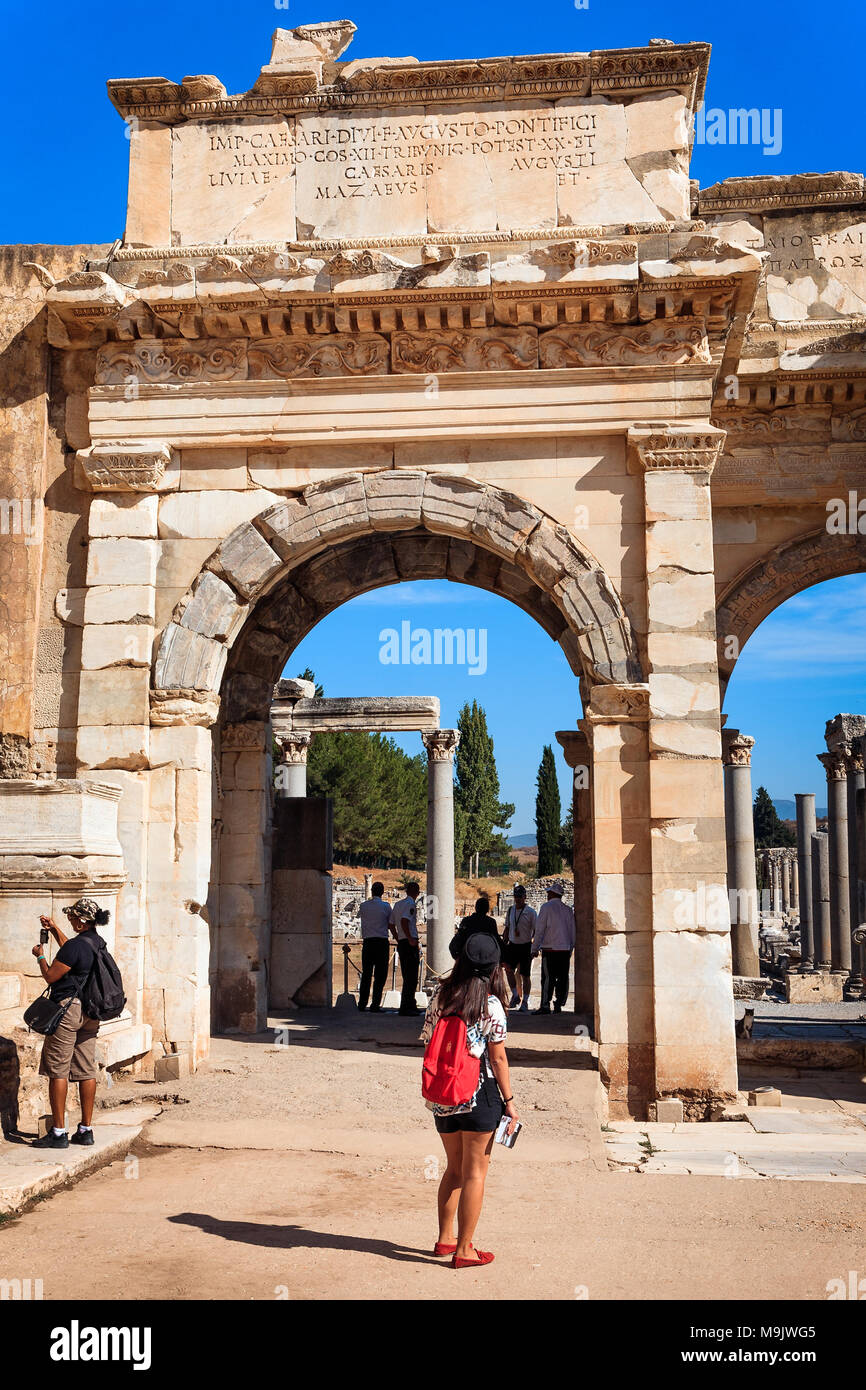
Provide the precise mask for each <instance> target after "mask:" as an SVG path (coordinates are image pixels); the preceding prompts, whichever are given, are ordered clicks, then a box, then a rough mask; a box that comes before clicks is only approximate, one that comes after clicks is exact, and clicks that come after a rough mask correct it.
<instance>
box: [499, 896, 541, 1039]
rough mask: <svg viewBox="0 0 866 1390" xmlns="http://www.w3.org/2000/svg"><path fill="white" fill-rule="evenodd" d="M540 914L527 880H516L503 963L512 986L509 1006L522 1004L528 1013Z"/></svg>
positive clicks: (503, 943) (507, 922) (505, 934)
mask: <svg viewBox="0 0 866 1390" xmlns="http://www.w3.org/2000/svg"><path fill="white" fill-rule="evenodd" d="M537 916H538V914H537V913H536V911H535V908H533V907H529V905H528V904H527V901H526V889H525V888H524V886H523V884H522V883H517V884H515V886H514V905H513V907H510V908H509V909H508V911H507V912H506V914H505V929H504V931H503V933H502V964H503V966H504V967H505V974H506V975H507V976H508V983H509V984H510V986H511V1000H510V1002H509V1005H508V1007H509V1008H510V1009H516V1008H518V1006H519V1008H520V1012H521V1013H526V1012H527V1011H528V1009H529V995H530V992H531V990H532V982H531V980H530V977H529V975H530V970H531V968H532V938H533V937H534V935H535V922H536V918H537Z"/></svg>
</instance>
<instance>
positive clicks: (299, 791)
mask: <svg viewBox="0 0 866 1390" xmlns="http://www.w3.org/2000/svg"><path fill="white" fill-rule="evenodd" d="M312 737H313V736H312V734H309V733H291V734H277V735H276V741H277V746H278V748H279V750H280V761H279V762H278V764H277V777H276V787H277V792H276V794H277V796H280V797H283V796H306V795H307V750H308V749H309V747H310V740H311V739H312Z"/></svg>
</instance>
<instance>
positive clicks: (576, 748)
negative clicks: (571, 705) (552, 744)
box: [556, 729, 589, 768]
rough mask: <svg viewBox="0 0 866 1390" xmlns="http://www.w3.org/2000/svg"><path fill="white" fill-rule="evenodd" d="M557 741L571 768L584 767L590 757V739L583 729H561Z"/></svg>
mask: <svg viewBox="0 0 866 1390" xmlns="http://www.w3.org/2000/svg"><path fill="white" fill-rule="evenodd" d="M556 741H557V743H558V744H559V745H560V747H561V748H562V751H563V753H564V755H565V761H566V763H567V764H568V766H569V767H571V768H575V767H583V766H584V765H585V763H586V760H587V758H588V757H589V739H588V738H587V736H586V734H585V733H584V732H583V730H582V729H559V730H558V731H557V734H556Z"/></svg>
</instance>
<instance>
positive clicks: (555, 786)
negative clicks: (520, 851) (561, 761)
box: [535, 743, 562, 878]
mask: <svg viewBox="0 0 866 1390" xmlns="http://www.w3.org/2000/svg"><path fill="white" fill-rule="evenodd" d="M536 785H537V787H538V794H537V796H536V798H535V833H536V840H537V844H538V877H539V878H546V877H547V876H548V874H558V873H559V871H560V869H561V868H562V858H561V855H560V837H561V833H562V805H561V802H560V799H559V781H558V779H557V776H556V763H555V761H554V757H553V749H552V748H551V746H550V744H549V743H546V744H545V745H544V751H543V752H542V755H541V765H540V766H539V769H538V777H537V779H536Z"/></svg>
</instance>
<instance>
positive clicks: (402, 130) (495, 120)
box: [207, 110, 598, 202]
mask: <svg viewBox="0 0 866 1390" xmlns="http://www.w3.org/2000/svg"><path fill="white" fill-rule="evenodd" d="M596 122H597V114H596V112H594V111H588V110H584V111H581V110H573V111H569V112H567V113H562V114H559V113H556V112H553V111H550V112H543V113H539V114H537V115H524V114H521V115H514V116H508V115H502V116H491V117H490V118H489V119H484V118H482V117H477V116H476V117H454V118H451V117H447V118H438V119H437V118H430V117H427V118H423V119H418V120H412V119H409V118H407V119H402V120H400V119H397V120H393V121H380V120H377V119H373V120H368V121H358V122H356V123H352V124H349V123H347V122H335V121H329V122H327V123H325V122H323V121H303V120H298V121H297V122H294V123H293V125H294V129H293V128H292V126H290V125H289V124H288V123H286V125H285V126H282V127H281V128H277V129H274V128H270V129H264V130H263V129H258V130H256V129H252V130H250V131H249V132H238V131H237V128H234V129H233V130H231V131H229V130H225V131H221V130H219V129H214V130H212V132H211V133H210V135H209V144H208V151H207V153H208V175H207V176H208V183H209V186H210V187H211V188H232V187H237V188H248V189H253V188H256V187H264V186H267V185H269V184H275V183H278V182H280V181H281V180H282V179H284V178H285V177H286V176H287V175H289V174H291V173H292V171H293V170H296V169H298V168H299V167H300V166H301V165H307V166H310V167H311V168H312V171H313V173H314V175H316V174H318V171H319V170H321V175H322V177H321V179H318V178H317V177H314V186H315V192H314V195H313V196H314V198H315V199H316V200H317V201H322V202H329V201H339V200H342V199H347V198H393V197H397V198H400V197H410V196H415V195H418V194H419V193H422V192H423V188H424V184H425V182H426V180H427V179H430V178H432V177H435V175H437V174H438V173H440V172H441V171H442V170H443V169H444V168H445V166H446V165H451V164H452V163H453V162H455V161H456V162H458V163H459V162H460V161H462V160H464V159H467V158H468V159H473V158H474V159H478V158H481V159H484V158H487V157H491V158H493V159H495V160H496V162H497V164H498V165H499V167H500V168H503V169H504V171H506V172H507V173H508V174H509V175H512V176H517V177H518V178H519V177H520V175H521V174H528V173H532V172H536V171H537V172H540V173H548V174H551V173H552V174H553V175H555V178H556V182H557V183H558V184H560V185H566V184H574V183H575V182H577V180H578V179H579V177H580V175H581V172H582V171H584V170H587V169H590V168H592V166H593V165H594V163H595V155H596V142H597V139H598V131H597V127H596ZM455 173H459V171H458V170H455Z"/></svg>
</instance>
